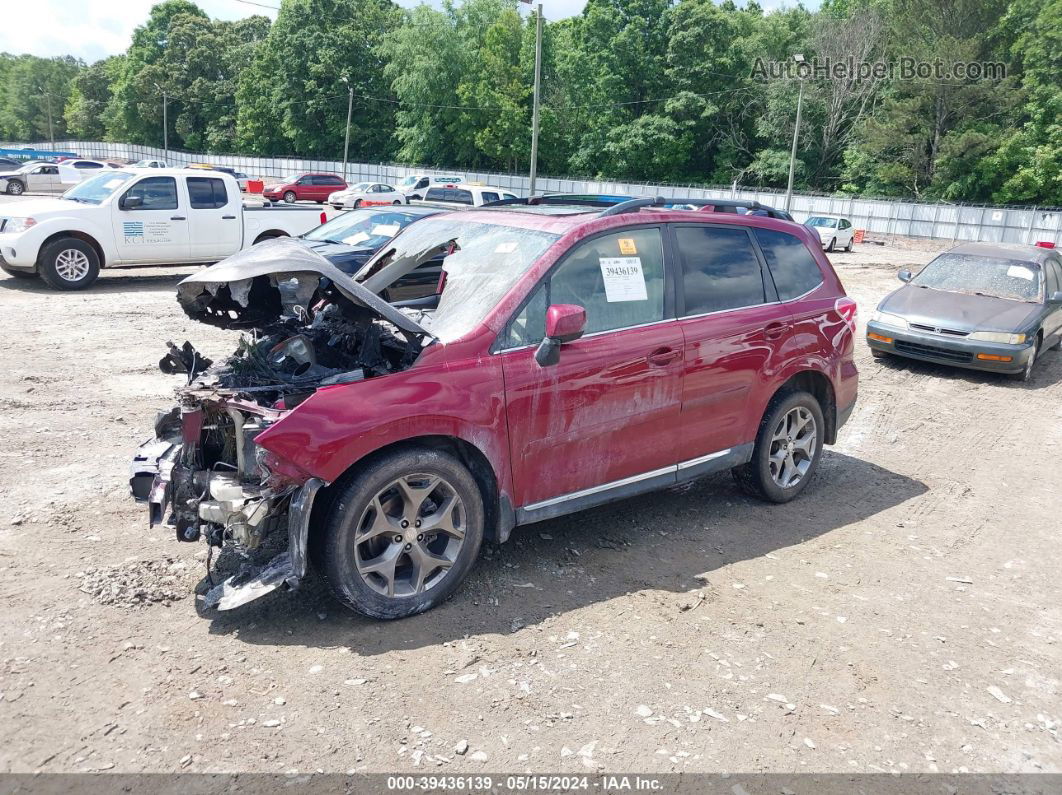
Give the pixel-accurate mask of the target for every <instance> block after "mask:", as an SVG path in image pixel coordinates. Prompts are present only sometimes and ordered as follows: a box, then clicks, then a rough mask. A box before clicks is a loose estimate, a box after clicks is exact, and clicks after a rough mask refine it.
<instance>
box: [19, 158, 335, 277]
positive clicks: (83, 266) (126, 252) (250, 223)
mask: <svg viewBox="0 0 1062 795" xmlns="http://www.w3.org/2000/svg"><path fill="white" fill-rule="evenodd" d="M3 213H4V214H3V216H2V217H0V269H2V270H3V271H5V272H6V273H8V274H9V275H11V276H15V277H19V278H34V277H35V276H40V278H41V279H42V280H44V282H45V283H46V284H47V285H48V286H49V287H52V288H54V289H56V290H81V289H84V288H86V287H88V286H89V285H90V284H92V283H93V282H94V281H96V278H97V277H98V276H99V272H100V268H103V267H108V266H110V265H123V264H128V265H132V264H147V263H157V264H183V263H193V262H217V261H218V260H220V259H224V258H225V257H227V256H229V255H230V254H235V253H236V252H237V251H240V250H241V249H245V248H247V247H249V246H252V245H254V244H255V243H259V242H261V241H263V240H267V239H269V238H274V237H285V236H292V237H295V236H298V235H301V234H303V233H304V232H309V231H310V230H311V229H313V228H314V227H316V226H318V225H319V224H320V223H321V222H322V221H323V220H324V213H323V212H321V210H320V208H318V207H250V206H244V203H243V197H242V196H241V195H240V189H239V187H238V186H237V184H236V180H235V179H233V177H232V176H231V175H229V174H222V173H220V172H217V171H204V170H201V169H198V170H193V169H178V168H159V169H142V168H123V169H110V168H108V169H107V170H106V172H104V173H96V174H93V175H92V176H90V177H88V178H87V179H86V180H84V181H83V182H80V183H79V184H77V185H75V186H74V187H73V188H71V189H70V190H68V191H67V192H66V193H64V194H63V197H62V198H61V199H60V198H50V199H34V200H31V201H20V202H10V203H8V204H6V205H4V206H3Z"/></svg>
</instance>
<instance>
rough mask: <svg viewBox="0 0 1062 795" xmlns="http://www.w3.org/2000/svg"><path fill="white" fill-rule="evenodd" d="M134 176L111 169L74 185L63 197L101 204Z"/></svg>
mask: <svg viewBox="0 0 1062 795" xmlns="http://www.w3.org/2000/svg"><path fill="white" fill-rule="evenodd" d="M132 176H133V175H132V174H127V173H125V172H124V171H109V172H106V173H103V174H96V175H95V176H92V177H89V178H88V179H86V180H85V181H84V182H79V183H78V184H77V185H75V186H74V187H72V188H71V189H70V190H68V191H67V192H66V193H64V194H63V198H64V199H71V200H73V201H79V202H88V203H89V204H99V203H100V202H102V201H103V200H104V199H106V198H107V197H109V196H110V195H111V194H112V193H114V192H115V191H116V190H118V188H120V187H121V186H122V184H123V183H124V182H126V181H127V180H129V179H130V178H131V177H132Z"/></svg>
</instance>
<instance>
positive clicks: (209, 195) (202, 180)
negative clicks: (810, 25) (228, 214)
mask: <svg viewBox="0 0 1062 795" xmlns="http://www.w3.org/2000/svg"><path fill="white" fill-rule="evenodd" d="M188 198H189V200H190V202H191V204H192V208H193V209H195V210H216V209H217V208H218V207H224V206H225V205H226V204H228V203H229V197H228V195H227V194H226V193H225V183H224V181H222V180H220V179H213V178H211V177H188Z"/></svg>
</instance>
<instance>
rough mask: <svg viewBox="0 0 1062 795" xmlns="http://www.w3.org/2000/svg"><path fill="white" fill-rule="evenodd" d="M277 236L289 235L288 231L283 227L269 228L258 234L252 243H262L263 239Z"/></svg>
mask: <svg viewBox="0 0 1062 795" xmlns="http://www.w3.org/2000/svg"><path fill="white" fill-rule="evenodd" d="M276 237H288V233H287V232H285V231H284V230H282V229H269V230H266V231H265V232H262V233H261V234H260V235H258V237H256V238H255V239H254V243H252V244H251V245H252V246H253V245H256V244H258V243H261V242H262V241H263V240H272V239H273V238H276Z"/></svg>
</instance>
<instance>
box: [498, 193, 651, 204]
mask: <svg viewBox="0 0 1062 795" xmlns="http://www.w3.org/2000/svg"><path fill="white" fill-rule="evenodd" d="M630 198H631V197H630V196H606V195H598V194H591V193H546V194H543V195H539V196H526V197H524V198H521V199H498V200H497V201H493V202H485V203H483V204H482V205H480V206H481V207H507V206H512V205H517V204H518V205H533V206H538V205H542V204H563V205H576V206H579V207H612V206H614V205H616V204H619V203H621V202H625V201H627V200H628V199H630Z"/></svg>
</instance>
